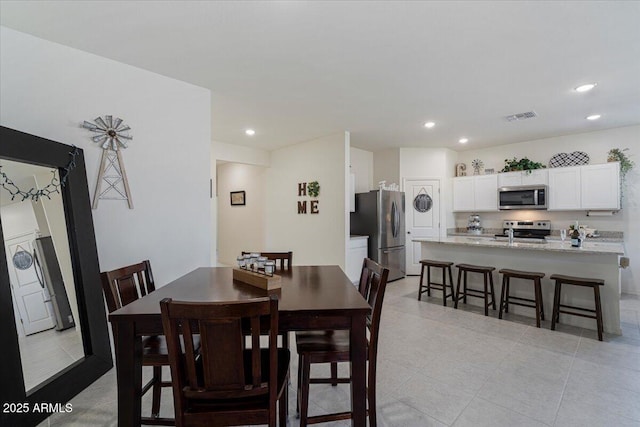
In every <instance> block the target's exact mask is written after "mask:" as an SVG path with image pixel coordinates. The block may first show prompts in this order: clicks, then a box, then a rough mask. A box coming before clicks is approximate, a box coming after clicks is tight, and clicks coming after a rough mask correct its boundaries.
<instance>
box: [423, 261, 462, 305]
mask: <svg viewBox="0 0 640 427" xmlns="http://www.w3.org/2000/svg"><path fill="white" fill-rule="evenodd" d="M420 264H422V268H421V270H420V287H419V288H418V301H421V300H422V294H424V293H425V292H426V293H427V296H431V287H432V286H433V288H434V289H439V290H441V291H442V305H444V306H445V307H446V306H447V298H448V297H451V301H453V302H454V303H455V301H456V292H455V289H454V288H453V275H452V274H451V266H452V265H453V263H452V262H448V261H434V260H430V259H423V260H422V261H420ZM425 267H426V268H427V284H426V285H424V284H423V283H422V281H423V278H424V269H425ZM431 267H434V268H441V269H442V283H437V282H432V281H431ZM447 271H448V272H449V284H447V275H446V272H447ZM447 287H449V288H451V293H450V294H447Z"/></svg>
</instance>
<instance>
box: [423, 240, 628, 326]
mask: <svg viewBox="0 0 640 427" xmlns="http://www.w3.org/2000/svg"><path fill="white" fill-rule="evenodd" d="M413 241H414V242H421V243H422V258H423V259H434V260H440V261H452V262H454V263H456V264H460V263H467V264H476V265H487V266H493V267H496V272H495V273H494V283H495V292H496V305H497V304H498V302H499V300H500V291H501V289H502V281H501V275H498V273H497V270H499V269H501V268H510V269H514V270H525V271H535V272H540V273H545V274H546V277H545V278H544V279H543V281H542V294H543V300H544V314H545V319H547V320H551V311H552V309H553V289H554V283H553V282H552V281H551V280H549V276H551V275H552V274H564V275H569V276H578V277H589V278H596V279H603V280H604V281H605V285H604V286H602V287H601V289H600V295H601V298H602V313H603V321H604V331H605V332H608V333H612V334H621V329H620V269H619V264H620V257H621V256H622V255H624V247H623V245H622V243H614V242H598V241H589V240H587V241H586V242H585V243H584V244H583V246H582V247H580V248H574V247H572V246H571V243H570V242H569V241H565V242H561V241H553V240H550V241H548V242H545V241H541V242H530V241H529V242H527V241H522V240H518V239H517V240H516V241H514V243H511V244H510V243H509V242H507V241H499V240H496V239H492V238H486V237H477V236H450V237H446V238H444V239H442V240H441V241H432V240H427V239H413ZM456 274H457V273H455V271H454V282H455V281H456V279H457V277H456ZM475 276H476V275H474V274H472V275H469V286H470V287H473V288H477V289H481V288H482V284H481V277H475ZM435 279H436V280H439V279H440V278H439V277H436V278H435ZM454 284H455V283H454ZM511 295H513V296H517V297H524V298H532V297H533V286H531V284H530V283H529V282H520V281H519V280H512V283H511ZM474 300H475V299H474V298H471V299H469V302H470V303H471V304H474V303H475V302H476V301H474ZM562 303H563V304H570V305H576V306H581V307H586V308H593V304H594V302H593V292H592V291H591V289H588V288H580V287H577V286H563V288H562ZM509 311H510V312H513V313H516V314H521V315H524V316H529V317H532V318H535V315H534V310H533V309H528V308H524V307H518V306H510V307H509ZM560 324H569V325H574V326H580V327H583V328H587V329H594V330H595V329H596V321H595V320H594V319H586V318H582V317H579V316H570V315H566V314H561V315H560Z"/></svg>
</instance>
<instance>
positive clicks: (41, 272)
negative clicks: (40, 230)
mask: <svg viewBox="0 0 640 427" xmlns="http://www.w3.org/2000/svg"><path fill="white" fill-rule="evenodd" d="M34 249H35V254H34V255H35V257H34V258H35V264H36V265H35V269H36V274H37V275H38V280H39V281H40V286H42V287H43V288H45V287H46V289H47V291H48V293H49V296H50V301H47V302H51V305H52V306H53V313H54V315H55V318H56V330H57V331H62V330H64V329H69V328H73V327H74V326H75V325H76V324H75V322H74V320H73V314H72V312H71V305H70V304H69V298H68V297H67V290H66V289H65V287H64V280H63V279H62V272H61V271H60V264H58V257H57V256H56V250H55V248H54V246H53V240H52V239H51V237H49V236H47V237H39V238H37V239H36V241H35V242H34Z"/></svg>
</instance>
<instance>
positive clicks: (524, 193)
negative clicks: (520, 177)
mask: <svg viewBox="0 0 640 427" xmlns="http://www.w3.org/2000/svg"><path fill="white" fill-rule="evenodd" d="M498 206H499V208H500V210H513V209H547V186H546V185H526V186H525V185H522V186H518V187H500V188H498Z"/></svg>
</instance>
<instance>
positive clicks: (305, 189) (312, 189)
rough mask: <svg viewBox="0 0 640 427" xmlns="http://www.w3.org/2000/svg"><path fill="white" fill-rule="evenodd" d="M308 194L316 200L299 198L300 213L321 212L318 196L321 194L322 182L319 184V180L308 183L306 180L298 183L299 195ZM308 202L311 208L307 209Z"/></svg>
mask: <svg viewBox="0 0 640 427" xmlns="http://www.w3.org/2000/svg"><path fill="white" fill-rule="evenodd" d="M307 195H309V197H311V198H313V199H314V200H309V201H307V200H298V214H306V213H312V214H317V213H320V208H319V207H318V204H319V203H320V201H319V200H317V197H318V196H319V195H320V184H318V181H312V182H310V183H308V184H307V183H306V182H299V183H298V197H305V196H307ZM307 202H309V209H307Z"/></svg>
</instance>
